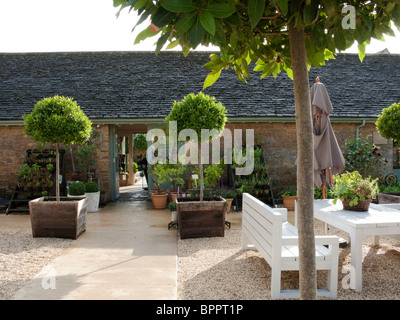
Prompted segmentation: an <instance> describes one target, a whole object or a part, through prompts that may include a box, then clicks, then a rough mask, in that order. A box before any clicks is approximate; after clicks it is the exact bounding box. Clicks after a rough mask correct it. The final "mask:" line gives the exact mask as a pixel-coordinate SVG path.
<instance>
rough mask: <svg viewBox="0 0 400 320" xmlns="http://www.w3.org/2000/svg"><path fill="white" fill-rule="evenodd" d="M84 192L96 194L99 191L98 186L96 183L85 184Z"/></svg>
mask: <svg viewBox="0 0 400 320" xmlns="http://www.w3.org/2000/svg"><path fill="white" fill-rule="evenodd" d="M85 190H86V192H97V191H99V186H98V185H97V183H96V182H87V183H86V184H85Z"/></svg>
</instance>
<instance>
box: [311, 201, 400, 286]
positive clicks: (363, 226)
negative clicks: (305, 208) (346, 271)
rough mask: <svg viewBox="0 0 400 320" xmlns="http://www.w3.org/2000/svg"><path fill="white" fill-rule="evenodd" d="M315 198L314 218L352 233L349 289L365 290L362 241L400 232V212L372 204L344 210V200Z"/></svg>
mask: <svg viewBox="0 0 400 320" xmlns="http://www.w3.org/2000/svg"><path fill="white" fill-rule="evenodd" d="M332 201H333V200H330V199H328V200H315V201H314V217H315V218H316V219H318V220H321V221H323V222H325V223H327V224H329V225H332V226H334V227H336V228H338V229H340V230H342V231H344V232H347V233H348V234H349V236H350V245H351V271H350V288H351V289H355V290H356V291H357V292H361V290H362V241H363V238H364V237H365V236H375V242H376V244H378V243H379V236H380V235H395V234H397V235H398V234H400V211H399V210H396V209H393V208H390V207H387V206H383V205H377V204H373V203H371V205H370V208H369V210H368V211H363V212H357V211H349V210H343V206H342V203H341V201H340V200H339V201H338V202H337V203H336V205H334V204H333V203H332Z"/></svg>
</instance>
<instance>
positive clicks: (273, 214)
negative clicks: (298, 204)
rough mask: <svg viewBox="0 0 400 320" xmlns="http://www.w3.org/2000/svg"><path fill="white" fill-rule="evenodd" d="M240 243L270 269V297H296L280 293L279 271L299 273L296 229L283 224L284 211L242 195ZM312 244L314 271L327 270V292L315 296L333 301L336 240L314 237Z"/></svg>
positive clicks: (328, 237) (282, 291)
mask: <svg viewBox="0 0 400 320" xmlns="http://www.w3.org/2000/svg"><path fill="white" fill-rule="evenodd" d="M242 241H243V242H242V245H243V249H250V248H256V249H257V250H258V252H259V253H260V254H261V255H262V256H263V258H264V259H265V260H266V261H267V263H268V264H269V265H270V266H271V298H272V299H282V298H298V297H299V290H281V271H287V270H299V247H298V233H297V228H296V227H295V226H293V225H292V224H290V223H289V222H288V221H286V209H284V208H279V209H278V208H274V209H272V208H271V207H269V206H268V205H266V204H265V203H263V202H261V201H260V200H258V199H256V198H254V197H253V196H251V195H250V194H248V193H244V194H243V206H242ZM315 243H316V250H315V254H316V269H317V270H328V283H327V289H318V290H317V295H318V296H326V297H330V298H336V297H337V284H338V255H339V238H338V237H337V236H316V237H315ZM324 245H328V247H325V246H324Z"/></svg>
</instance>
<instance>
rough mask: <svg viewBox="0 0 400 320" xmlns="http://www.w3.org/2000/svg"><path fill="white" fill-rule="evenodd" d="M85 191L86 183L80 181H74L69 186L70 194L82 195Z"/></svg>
mask: <svg viewBox="0 0 400 320" xmlns="http://www.w3.org/2000/svg"><path fill="white" fill-rule="evenodd" d="M85 192H86V188H85V185H84V184H83V182H80V181H74V182H72V183H71V184H70V185H69V187H68V194H69V195H70V196H82V195H84V194H85Z"/></svg>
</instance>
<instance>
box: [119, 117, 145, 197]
mask: <svg viewBox="0 0 400 320" xmlns="http://www.w3.org/2000/svg"><path fill="white" fill-rule="evenodd" d="M146 132H147V126H146V125H138V124H135V125H125V124H124V125H119V126H118V129H117V145H118V178H117V182H118V185H119V188H118V193H119V197H118V200H119V201H145V200H148V185H147V161H146V149H147V142H146V136H145V135H146ZM143 138H144V141H145V142H146V144H145V145H143ZM141 142H142V144H141Z"/></svg>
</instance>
